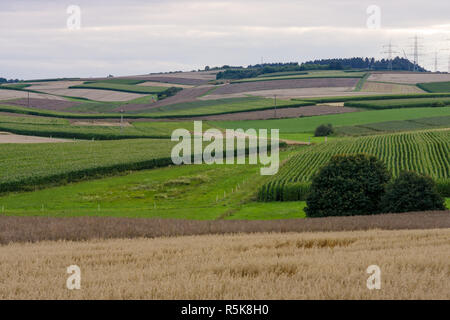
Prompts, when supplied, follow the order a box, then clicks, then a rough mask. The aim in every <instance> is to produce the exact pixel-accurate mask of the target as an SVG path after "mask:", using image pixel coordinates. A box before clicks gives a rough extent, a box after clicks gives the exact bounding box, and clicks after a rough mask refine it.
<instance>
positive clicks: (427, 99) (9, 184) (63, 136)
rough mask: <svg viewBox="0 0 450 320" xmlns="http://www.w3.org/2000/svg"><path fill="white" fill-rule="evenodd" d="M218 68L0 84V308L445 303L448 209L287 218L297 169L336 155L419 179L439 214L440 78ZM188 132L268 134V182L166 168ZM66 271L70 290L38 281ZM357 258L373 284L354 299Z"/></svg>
mask: <svg viewBox="0 0 450 320" xmlns="http://www.w3.org/2000/svg"><path fill="white" fill-rule="evenodd" d="M220 71H222V70H214V71H199V72H174V73H161V74H147V75H139V76H128V77H117V78H115V77H111V76H110V77H107V78H88V79H48V80H36V81H27V82H19V83H13V84H3V85H0V151H1V152H0V255H1V256H2V257H3V258H2V263H1V264H0V283H1V284H2V286H1V287H0V297H1V298H4V299H10V298H19V299H21V298H27V299H29V298H65V299H72V298H94V299H98V298H136V299H141V298H143V299H152V298H156V299H166V298H171V299H173V298H176V299H224V298H225V299H252V298H255V299H298V298H312V299H315V298H319V299H327V298H337V299H355V298H364V299H370V298H387V299H399V298H405V299H421V298H439V299H442V298H444V299H445V298H448V292H449V290H448V281H446V279H447V278H448V277H447V274H446V272H447V269H448V268H447V267H448V266H447V264H446V262H447V261H446V259H445V258H446V257H445V255H443V254H442V253H443V252H446V250H447V251H448V249H449V248H448V239H449V234H448V230H449V227H450V220H449V219H450V218H449V217H450V215H449V214H448V213H449V211H431V212H410V213H396V214H382V215H373V216H350V217H327V218H317V219H315V218H307V217H306V214H305V207H306V205H307V204H306V201H305V199H306V195H307V194H308V192H309V188H310V184H311V179H312V177H313V176H314V174H316V173H317V172H318V170H320V168H321V167H322V166H324V165H325V164H326V163H327V162H328V160H329V159H330V158H331V157H332V156H333V155H336V154H354V153H366V154H372V155H375V156H376V157H378V158H379V159H380V160H381V161H382V162H384V163H385V164H386V166H387V168H388V169H389V170H390V171H391V172H392V174H393V176H398V174H399V173H400V172H401V171H403V170H411V171H415V172H418V173H422V174H425V175H428V176H430V177H432V178H433V180H434V181H435V182H436V185H437V190H438V192H439V193H440V194H441V196H443V197H447V198H445V201H446V206H447V208H449V209H450V198H449V197H450V193H449V190H450V189H449V187H450V155H449V152H450V131H449V129H450V92H449V90H448V89H449V88H448V84H449V83H450V82H448V81H450V80H449V79H448V75H445V74H431V73H409V72H373V71H370V70H356V69H355V70H321V71H304V72H303V71H302V72H300V71H298V72H294V71H291V72H274V73H263V74H261V75H257V76H254V75H251V74H250V75H249V74H248V73H246V74H245V75H244V76H242V77H251V76H254V77H253V78H244V79H239V78H237V79H238V80H233V79H223V78H220V77H218V79H216V74H217V73H218V72H220ZM194 120H203V123H202V126H203V130H204V131H205V130H207V129H212V128H214V129H218V130H219V131H221V132H224V131H225V130H226V129H244V130H248V129H256V130H258V129H269V130H270V129H279V133H280V134H279V136H280V139H282V142H283V143H282V146H281V149H280V150H279V151H280V153H279V155H280V168H279V171H278V173H277V174H275V175H273V176H264V175H261V173H260V169H261V167H262V166H263V165H262V164H260V163H259V164H249V163H248V161H247V160H248V159H249V157H248V154H247V158H246V163H245V164H236V163H234V164H192V165H173V161H172V159H171V152H172V150H173V147H174V146H175V144H177V141H171V135H172V132H173V131H174V130H175V129H180V128H184V129H187V130H188V131H189V132H190V133H193V132H194V123H193V121H194ZM323 124H331V125H332V127H333V130H334V131H333V133H332V134H331V135H329V136H327V137H324V136H315V130H316V128H317V127H318V126H320V125H323ZM213 136H214V135H213ZM214 137H216V136H214ZM214 140H215V138H214ZM57 142H58V143H57ZM60 142H67V143H60ZM207 144H208V143H206V142H204V144H203V147H205V145H207ZM191 146H192V145H191ZM246 146H247V145H246ZM192 150H193V149H192ZM192 153H193V152H191V156H193V154H192ZM418 196H420V195H418ZM332 205H333V204H332ZM440 208H441V209H442V207H440ZM306 211H307V210H306ZM374 229H378V230H374ZM388 230H390V231H388ZM322 231H326V233H321V232H322ZM61 240H63V241H61ZM33 242H35V243H33ZM373 248H377V250H370V249H373ZM424 249H425V250H424ZM205 252H208V253H209V254H208V255H205ZM430 254H431V255H432V256H433V257H434V258H433V261H431V262H430V259H429V257H430ZM155 257H157V259H155ZM73 259H75V261H77V263H78V264H80V265H82V266H81V267H82V268H83V290H78V291H77V292H72V291H68V290H66V289H64V290H63V288H64V283H65V278H64V279H63V277H65V276H66V274H65V273H64V272H61V273H59V271H58V273H56V272H55V270H60V269H61V270H63V271H64V270H65V269H64V268H65V267H67V266H68V265H71V264H73V261H74V260H73ZM180 261H181V262H180ZM355 261H357V262H355ZM374 261H375V262H376V263H378V264H382V266H383V274H384V275H385V276H384V281H385V282H383V286H384V288H383V289H385V290H379V291H377V292H369V291H368V290H367V289H366V288H365V280H366V278H365V277H366V273H365V270H366V268H367V266H368V265H370V264H373V263H375V262H374ZM143 268H145V272H144V273H142V272H141V271H139V270H143ZM318 269H320V270H321V272H322V273H323V272H326V273H327V275H328V277H332V279H333V282H330V281H329V278H327V277H325V278H324V277H322V276H321V275H319V274H318V273H317V272H316V271H315V270H318ZM343 270H344V272H343ZM111 274H114V276H111ZM419 274H420V277H419V276H418V275H419ZM112 277H114V279H113V278H112ZM192 279H194V280H195V281H192ZM411 279H416V280H417V281H415V282H413V283H412V282H411V281H410V280H411ZM113 281H114V282H113ZM60 282H61V285H58V286H57V287H56V288H55V283H58V284H59V283H60ZM24 283H26V284H27V285H26V286H23V284H24ZM111 283H114V287H113V286H112V284H111ZM332 283H334V284H335V285H334V286H333V285H332ZM155 284H156V286H155ZM36 288H37V289H36ZM149 288H151V289H149ZM180 288H183V289H180Z"/></svg>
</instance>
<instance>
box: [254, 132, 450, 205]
mask: <svg viewBox="0 0 450 320" xmlns="http://www.w3.org/2000/svg"><path fill="white" fill-rule="evenodd" d="M449 151H450V132H449V131H448V130H443V131H428V132H418V133H400V134H385V135H377V136H368V137H361V138H346V139H339V140H335V141H332V142H329V143H321V144H317V145H315V146H312V147H304V148H303V150H302V151H300V152H299V153H297V154H296V155H294V156H292V157H291V158H290V160H289V161H288V162H287V163H286V164H285V165H284V166H283V167H282V168H281V169H280V170H279V172H278V174H276V175H275V176H274V177H273V178H272V179H271V180H270V181H269V182H268V183H267V184H266V185H264V186H263V187H262V188H261V193H260V199H262V200H266V201H267V200H283V199H290V200H292V195H287V192H292V190H289V188H290V187H291V186H292V184H299V183H308V182H310V180H311V177H312V176H313V175H314V174H315V173H316V172H317V171H318V169H319V168H320V167H322V166H323V165H324V164H325V163H326V162H327V161H329V159H331V157H332V156H333V155H336V154H354V153H367V154H371V155H374V156H376V157H377V158H379V159H380V160H381V161H383V162H384V163H385V164H386V165H387V167H388V169H389V170H390V171H391V172H392V174H393V175H394V176H397V175H398V174H399V173H400V172H401V171H402V170H410V171H415V172H419V173H423V174H426V175H429V176H430V177H432V178H433V179H435V180H436V181H448V180H449V179H450V157H449ZM299 190H300V191H302V190H301V189H299ZM300 196H302V194H299V197H300Z"/></svg>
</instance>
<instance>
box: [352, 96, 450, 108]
mask: <svg viewBox="0 0 450 320" xmlns="http://www.w3.org/2000/svg"><path fill="white" fill-rule="evenodd" d="M344 105H345V106H347V107H358V108H367V109H396V108H418V107H437V106H439V107H443V106H445V105H450V98H420V99H392V100H389V99H387V100H364V101H349V102H345V104H344Z"/></svg>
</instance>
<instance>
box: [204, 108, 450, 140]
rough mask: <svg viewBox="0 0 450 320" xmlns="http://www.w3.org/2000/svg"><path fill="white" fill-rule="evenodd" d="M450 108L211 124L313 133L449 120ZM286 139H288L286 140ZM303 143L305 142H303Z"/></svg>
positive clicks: (395, 110) (226, 126)
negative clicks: (324, 129)
mask: <svg viewBox="0 0 450 320" xmlns="http://www.w3.org/2000/svg"><path fill="white" fill-rule="evenodd" d="M449 115H450V108H448V107H440V108H408V109H390V110H371V111H362V112H351V113H344V114H335V115H324V116H314V117H303V118H293V119H274V120H247V121H211V122H210V124H211V125H213V126H216V127H219V128H230V129H238V128H242V129H245V130H246V129H249V128H254V129H279V130H280V136H282V135H281V134H292V133H307V132H314V130H315V128H316V127H317V126H319V125H321V124H328V123H331V124H332V125H333V126H334V127H340V126H353V125H360V124H368V123H377V122H386V121H387V120H390V121H397V120H410V119H419V118H426V117H440V116H449ZM286 138H287V137H286ZM303 141H304V140H303Z"/></svg>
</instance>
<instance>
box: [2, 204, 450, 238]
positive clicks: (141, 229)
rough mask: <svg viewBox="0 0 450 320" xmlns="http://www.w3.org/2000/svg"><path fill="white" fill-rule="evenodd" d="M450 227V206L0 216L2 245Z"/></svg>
mask: <svg viewBox="0 0 450 320" xmlns="http://www.w3.org/2000/svg"><path fill="white" fill-rule="evenodd" d="M436 228H450V211H427V212H410V213H397V214H395V213H394V214H381V215H369V216H351V217H326V218H306V219H283V220H215V221H211V220H209V221H199V220H181V219H143V218H114V217H70V218H54V217H24V216H4V215H3V216H0V244H8V243H13V242H37V241H44V240H52V241H53V240H73V241H79V240H89V239H112V238H142V237H145V238H155V237H175V236H191V235H207V234H229V233H258V232H283V233H284V232H317V231H355V230H371V229H384V230H400V229H436Z"/></svg>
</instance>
